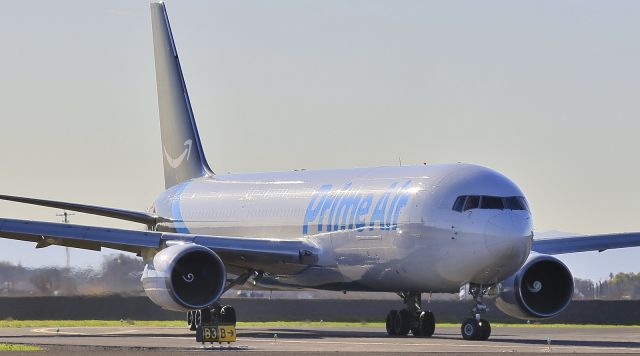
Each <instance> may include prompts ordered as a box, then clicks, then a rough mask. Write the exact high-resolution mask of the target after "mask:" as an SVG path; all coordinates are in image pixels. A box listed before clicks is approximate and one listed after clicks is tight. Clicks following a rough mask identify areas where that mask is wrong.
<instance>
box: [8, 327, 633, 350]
mask: <svg viewBox="0 0 640 356" xmlns="http://www.w3.org/2000/svg"><path fill="white" fill-rule="evenodd" d="M0 342H9V343H24V344H36V345H44V347H45V349H48V350H50V351H51V352H52V353H53V354H56V353H59V354H76V353H77V354H81V353H83V352H86V351H93V352H100V353H102V352H106V353H113V352H115V353H124V352H131V351H132V350H136V351H142V352H144V351H147V352H149V353H154V354H155V353H161V354H168V353H170V352H175V351H184V352H185V353H190V352H189V351H191V352H195V353H202V352H203V351H210V350H223V351H230V352H233V354H234V355H238V354H244V353H245V352H246V353H251V354H252V355H256V354H261V353H277V354H282V353H284V352H292V353H296V354H301V353H327V354H329V353H335V352H336V351H339V352H357V353H366V354H371V353H376V352H381V353H390V352H457V353H462V352H465V353H467V352H469V353H484V352H492V353H494V352H518V353H542V352H545V353H548V352H553V353H600V354H602V353H640V328H545V327H495V328H494V330H493V333H492V335H491V340H489V341H464V340H462V339H461V337H460V330H459V328H457V327H440V328H437V330H436V333H435V335H434V336H433V337H431V338H415V337H412V336H407V337H400V338H397V337H388V336H387V335H386V334H385V333H384V332H383V331H382V330H380V329H377V328H368V327H351V328H338V327H326V328H325V327H320V328H315V327H299V328H293V327H282V328H254V327H244V328H238V342H236V343H233V344H231V346H227V345H223V346H222V347H220V346H218V345H214V346H213V347H212V346H210V345H208V346H206V347H203V346H202V345H201V344H198V343H196V342H195V338H194V337H193V336H192V335H191V333H190V332H188V330H186V328H185V329H183V328H149V327H136V326H129V327H108V328H107V327H92V328H86V327H78V328H72V327H66V328H59V329H58V328H3V329H0Z"/></svg>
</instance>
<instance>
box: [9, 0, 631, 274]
mask: <svg viewBox="0 0 640 356" xmlns="http://www.w3.org/2000/svg"><path fill="white" fill-rule="evenodd" d="M2 5H3V6H2V11H0V31H1V32H2V33H3V36H0V46H1V48H2V57H1V58H0V97H1V98H2V99H1V100H2V101H1V102H0V103H1V105H0V117H1V120H2V128H1V130H0V152H2V154H1V156H0V157H2V158H0V164H1V165H0V167H1V175H0V184H1V187H0V191H1V192H2V193H5V194H15V195H25V196H33V197H43V198H51V199H59V200H68V201H77V202H84V203H90V204H98V205H106V206H115V207H122V208H129V209H146V208H147V207H148V206H149V205H150V203H151V202H152V201H153V199H154V197H155V196H156V195H157V194H158V193H160V192H161V191H162V188H163V182H162V168H161V165H162V161H161V148H160V142H159V140H160V139H159V135H160V133H159V124H158V119H157V116H158V112H157V102H156V91H155V77H154V64H153V47H152V43H151V24H150V19H149V5H148V2H147V1H131V0H121V1H87V0H78V1H63V0H57V1H5V2H3V3H2ZM167 8H168V11H169V16H170V19H171V22H172V26H173V30H174V35H175V39H176V41H177V47H178V51H179V53H180V56H181V61H182V64H183V70H184V73H185V77H186V80H187V84H188V88H189V92H190V95H191V100H192V104H193V107H194V111H195V114H196V117H197V120H198V124H199V128H200V133H201V135H202V140H203V142H204V148H205V151H206V153H207V155H208V159H209V162H210V164H211V166H212V168H213V169H214V170H215V171H217V172H250V171H270V170H289V169H294V168H309V169H312V168H333V167H353V166H377V165H396V164H398V158H399V157H400V158H401V159H402V162H403V163H404V164H415V163H421V162H425V161H426V162H433V163H435V162H452V161H453V162H455V161H463V162H473V163H478V164H482V165H486V166H488V167H491V168H494V169H497V170H499V171H501V172H503V173H504V174H506V175H507V176H509V177H511V178H512V179H514V180H515V181H516V182H517V183H518V184H519V185H520V187H521V188H522V189H523V190H524V192H525V193H526V194H527V198H528V199H529V201H530V203H531V206H532V208H533V213H534V219H535V225H536V230H537V231H539V232H542V231H547V230H560V231H568V232H575V233H603V232H612V231H620V232H622V231H638V230H640V221H639V219H637V217H636V216H637V215H638V214H639V213H640V205H638V204H637V202H638V201H640V190H638V189H637V182H638V181H639V180H640V169H639V168H640V162H638V160H637V157H638V152H640V143H639V142H638V139H637V136H638V129H639V128H640V120H638V117H639V116H640V107H639V104H640V100H639V99H640V98H639V97H638V94H639V93H640V91H639V89H640V88H639V85H640V69H639V66H638V63H640V41H638V38H639V37H640V21H638V18H640V2H637V1H627V2H624V1H613V2H604V1H546V2H544V1H529V2H527V1H518V2H514V1H482V2H479V1H441V2H429V1H314V2H312V1H251V2H249V1H184V0H183V1H168V2H167ZM56 212H57V211H54V210H51V209H44V208H35V207H29V206H24V205H18V204H9V203H0V216H4V217H14V218H29V219H38V220H55V219H56V217H55V213H56ZM72 218H73V221H74V222H76V223H80V224H103V225H104V224H110V225H111V226H124V227H127V226H129V227H130V226H133V227H135V226H136V225H130V224H127V223H122V222H118V221H111V220H105V219H101V218H96V217H90V216H74V217H72ZM111 252H112V251H111ZM72 253H73V255H72V256H73V257H72V262H73V263H74V265H86V264H95V263H96V262H99V261H100V256H99V254H96V253H92V252H81V251H78V250H73V252H72ZM638 256H640V249H638V248H636V249H629V250H626V251H621V252H614V251H607V252H605V253H603V254H600V255H598V254H597V253H595V254H581V255H579V256H576V257H571V258H568V259H567V261H568V262H569V263H570V266H571V267H572V268H573V269H574V273H575V275H577V276H588V277H593V278H603V277H604V276H606V275H607V274H608V272H609V271H640V262H638V258H637V257H638ZM0 259H9V260H12V261H16V262H17V261H21V262H22V263H24V264H25V265H30V266H31V265H40V264H63V263H64V250H63V249H61V248H57V247H50V248H47V249H44V250H38V251H35V250H33V245H32V244H29V243H21V242H5V241H2V242H0Z"/></svg>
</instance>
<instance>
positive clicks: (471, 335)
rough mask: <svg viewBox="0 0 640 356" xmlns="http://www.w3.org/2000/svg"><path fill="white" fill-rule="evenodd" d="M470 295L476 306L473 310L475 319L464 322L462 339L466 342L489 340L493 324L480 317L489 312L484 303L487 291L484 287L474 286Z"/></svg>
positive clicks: (470, 289)
mask: <svg viewBox="0 0 640 356" xmlns="http://www.w3.org/2000/svg"><path fill="white" fill-rule="evenodd" d="M469 293H470V294H471V296H473V301H474V302H475V304H476V305H475V306H474V307H473V308H472V309H471V314H472V315H473V317H472V318H468V319H465V320H463V321H462V325H461V326H460V333H461V334H462V338H463V339H465V340H480V341H485V340H488V339H489V336H491V324H490V323H489V321H487V320H485V319H482V318H481V317H480V315H481V314H482V313H486V312H487V306H486V305H485V304H484V302H483V297H484V295H485V294H486V293H487V290H486V289H484V288H482V286H472V287H471V288H469Z"/></svg>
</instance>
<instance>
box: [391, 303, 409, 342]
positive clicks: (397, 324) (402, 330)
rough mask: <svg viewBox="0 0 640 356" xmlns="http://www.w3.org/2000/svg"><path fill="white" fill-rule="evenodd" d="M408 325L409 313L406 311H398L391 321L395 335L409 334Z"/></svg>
mask: <svg viewBox="0 0 640 356" xmlns="http://www.w3.org/2000/svg"><path fill="white" fill-rule="evenodd" d="M410 323H411V320H409V311H408V310H407V309H402V310H400V311H399V312H398V314H396V318H395V320H394V321H393V328H394V329H395V332H396V335H400V336H405V335H407V334H408V333H409V328H410Z"/></svg>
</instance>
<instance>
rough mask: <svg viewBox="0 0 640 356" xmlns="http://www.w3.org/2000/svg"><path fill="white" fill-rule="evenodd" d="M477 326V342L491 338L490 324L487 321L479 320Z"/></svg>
mask: <svg viewBox="0 0 640 356" xmlns="http://www.w3.org/2000/svg"><path fill="white" fill-rule="evenodd" d="M478 325H479V326H480V330H478V340H482V341H485V340H489V336H491V324H490V323H489V321H488V320H485V319H480V321H479V322H478Z"/></svg>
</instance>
